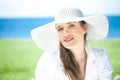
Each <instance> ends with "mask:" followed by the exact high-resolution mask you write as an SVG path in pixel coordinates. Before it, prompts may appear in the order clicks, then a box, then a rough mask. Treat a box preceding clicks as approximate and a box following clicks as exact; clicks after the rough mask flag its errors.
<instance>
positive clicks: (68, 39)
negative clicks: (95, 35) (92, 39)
mask: <svg viewBox="0 0 120 80" xmlns="http://www.w3.org/2000/svg"><path fill="white" fill-rule="evenodd" d="M72 40H73V37H68V38H66V39H65V40H64V42H70V41H72Z"/></svg>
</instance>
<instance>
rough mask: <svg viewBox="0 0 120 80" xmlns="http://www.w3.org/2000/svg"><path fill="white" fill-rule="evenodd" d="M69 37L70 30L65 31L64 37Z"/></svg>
mask: <svg viewBox="0 0 120 80" xmlns="http://www.w3.org/2000/svg"><path fill="white" fill-rule="evenodd" d="M69 35H70V30H69V29H64V31H63V36H65V37H68V36H69Z"/></svg>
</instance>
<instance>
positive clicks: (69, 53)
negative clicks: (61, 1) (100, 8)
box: [31, 8, 113, 80]
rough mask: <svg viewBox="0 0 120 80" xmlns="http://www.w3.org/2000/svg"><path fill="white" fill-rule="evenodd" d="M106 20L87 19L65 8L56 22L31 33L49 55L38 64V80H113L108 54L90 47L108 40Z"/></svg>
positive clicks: (77, 10)
mask: <svg viewBox="0 0 120 80" xmlns="http://www.w3.org/2000/svg"><path fill="white" fill-rule="evenodd" d="M107 33H108V20H107V18H106V17H105V16H102V15H96V16H91V17H84V16H83V14H82V12H81V11H80V10H79V9H77V8H63V9H61V10H60V11H59V13H58V15H57V16H56V17H55V21H53V22H51V23H49V24H46V25H44V26H42V27H38V28H36V29H33V30H32V31H31V35H32V38H33V40H34V41H35V42H36V44H37V45H38V46H39V47H40V48H41V49H43V50H45V52H44V53H43V55H42V57H41V58H40V60H39V61H38V64H37V67H36V74H35V80H111V79H112V78H111V74H112V71H113V69H112V65H111V62H110V59H109V57H108V55H107V54H106V52H105V51H104V50H102V49H95V48H91V47H90V46H89V45H88V43H89V42H91V41H95V40H98V39H102V38H104V37H106V35H107Z"/></svg>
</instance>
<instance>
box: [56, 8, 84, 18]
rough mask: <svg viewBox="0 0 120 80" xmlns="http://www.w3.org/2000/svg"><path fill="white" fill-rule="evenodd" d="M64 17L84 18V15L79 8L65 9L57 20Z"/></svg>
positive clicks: (58, 15) (60, 12) (59, 13)
mask: <svg viewBox="0 0 120 80" xmlns="http://www.w3.org/2000/svg"><path fill="white" fill-rule="evenodd" d="M64 17H83V14H82V12H81V11H80V10H79V9H78V8H63V9H61V10H60V11H59V12H58V14H57V16H56V17H55V18H57V19H58V18H64Z"/></svg>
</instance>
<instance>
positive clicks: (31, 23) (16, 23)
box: [0, 15, 120, 39]
mask: <svg viewBox="0 0 120 80" xmlns="http://www.w3.org/2000/svg"><path fill="white" fill-rule="evenodd" d="M107 18H108V21H109V32H108V36H107V38H120V15H119V16H107ZM53 20H54V18H53V17H40V18H0V39H2V38H18V39H31V36H30V31H31V30H32V29H34V28H36V27H39V26H42V25H44V24H46V23H49V22H51V21H53Z"/></svg>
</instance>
